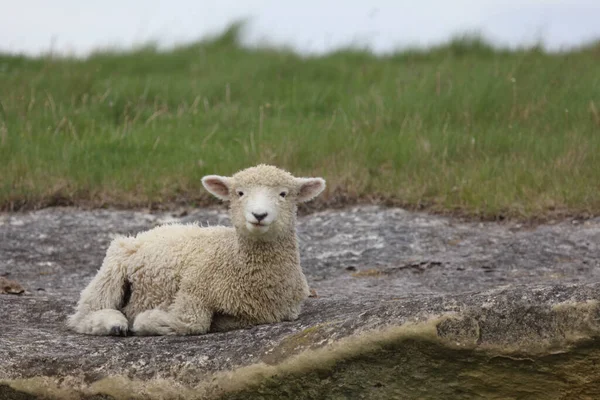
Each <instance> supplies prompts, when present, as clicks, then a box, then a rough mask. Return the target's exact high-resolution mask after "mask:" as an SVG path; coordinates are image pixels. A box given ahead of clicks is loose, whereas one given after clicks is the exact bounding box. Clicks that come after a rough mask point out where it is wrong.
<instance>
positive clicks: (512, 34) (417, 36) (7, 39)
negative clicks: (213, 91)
mask: <svg viewBox="0 0 600 400" xmlns="http://www.w3.org/2000/svg"><path fill="white" fill-rule="evenodd" d="M599 18H600V3H599V2H598V1H595V0H571V1H567V0H558V1H557V0H521V1H515V0H509V1H501V0H479V1H477V0H457V1H452V2H447V1H443V0H424V1H392V0H374V1H354V0H350V1H327V0H326V1H318V0H305V1H294V2H292V1H277V0H244V1H236V0H220V1H202V0H198V1H191V0H172V1H157V0H145V1H142V0H122V1H117V0H106V1H103V2H82V1H77V0H55V1H53V2H51V3H50V2H47V1H43V0H36V1H32V0H25V1H19V2H12V3H11V4H10V5H9V4H6V5H5V6H4V7H3V9H2V13H0V37H1V38H2V41H1V43H0V50H1V51H5V52H6V51H9V52H24V53H26V54H40V53H45V52H48V51H50V50H53V51H57V52H60V53H64V54H76V55H84V54H88V53H89V52H90V51H91V50H97V49H99V48H107V47H112V48H115V47H116V48H127V47H130V46H132V45H136V44H137V45H139V44H146V43H148V42H149V41H154V42H156V43H158V44H159V45H161V46H163V47H167V46H171V45H173V44H177V43H187V42H190V41H194V40H198V39H199V38H201V37H204V36H206V35H207V34H215V33H217V32H220V31H222V30H224V29H225V28H226V27H228V26H229V25H230V24H231V23H232V22H235V21H240V20H247V21H248V22H249V24H248V25H247V30H246V32H245V35H244V37H243V42H244V43H245V44H247V45H252V44H257V43H270V44H273V45H278V46H281V45H285V46H290V47H291V48H293V49H294V50H296V51H299V52H302V53H323V52H326V51H331V50H333V49H336V48H339V47H347V46H349V45H353V46H368V47H369V48H370V49H372V50H373V51H374V52H376V53H384V52H391V51H395V50H398V49H401V48H403V47H406V46H410V47H415V46H428V45H433V44H440V43H442V42H444V41H447V40H448V39H449V38H450V37H452V36H454V35H457V34H463V33H465V32H477V33H480V34H481V35H482V36H483V37H485V38H486V39H488V40H490V41H491V43H494V44H499V45H503V46H511V47H515V46H523V45H532V44H537V43H543V44H544V46H545V47H546V48H547V49H550V50H559V49H566V48H571V47H573V46H579V45H581V44H583V43H586V42H589V41H591V40H593V39H596V38H597V37H598V36H600V23H598V21H599Z"/></svg>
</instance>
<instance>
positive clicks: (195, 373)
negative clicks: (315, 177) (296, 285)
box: [0, 207, 600, 399]
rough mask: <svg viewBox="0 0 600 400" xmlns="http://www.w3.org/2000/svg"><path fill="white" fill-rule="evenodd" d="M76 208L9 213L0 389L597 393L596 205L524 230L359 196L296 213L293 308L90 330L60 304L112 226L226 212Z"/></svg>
mask: <svg viewBox="0 0 600 400" xmlns="http://www.w3.org/2000/svg"><path fill="white" fill-rule="evenodd" d="M177 215H178V217H176V218H175V217H172V216H171V215H170V214H167V213H165V214H147V213H143V212H133V211H110V210H93V211H78V210H75V209H69V208H57V209H46V210H42V211H38V212H32V213H27V214H2V215H0V276H6V275H7V274H10V277H11V279H15V280H17V281H19V282H21V283H23V284H25V285H26V286H27V287H29V288H44V290H43V291H36V290H32V291H31V293H30V292H27V293H25V294H24V295H21V296H3V297H0V315H1V316H2V317H3V318H2V322H0V323H1V325H0V360H1V362H0V399H4V398H22V399H30V398H69V397H70V398H74V399H77V398H86V399H92V398H93V399H100V398H104V399H110V398H115V399H121V398H156V399H158V398H160V399H171V398H172V399H179V398H184V399H185V398H231V399H238V398H239V399H248V398H273V399H279V398H307V399H309V398H314V399H322V398H376V399H377V398H381V399H387V398H452V399H462V398H464V399H467V398H469V399H470V398H482V397H483V398H544V399H555V398H556V399H559V398H561V399H562V398H590V399H592V398H600V384H599V383H598V382H600V347H599V346H598V343H599V342H598V336H599V334H600V305H599V303H598V299H600V268H599V267H600V219H593V220H588V221H585V222H582V223H581V224H578V225H574V224H572V223H570V222H569V221H565V222H562V223H556V224H551V225H541V226H537V227H530V228H525V227H521V226H518V225H516V224H512V223H503V224H495V223H466V222H459V221H456V220H453V219H450V218H442V217H437V216H429V215H425V214H416V213H409V212H406V211H403V210H400V209H386V208H378V207H357V208H352V209H347V210H343V211H339V210H338V211H323V212H319V213H315V214H312V215H308V216H304V217H301V218H300V220H299V239H300V244H301V256H302V262H303V267H304V270H305V272H306V275H307V277H308V279H309V284H310V286H311V289H313V290H314V291H315V292H314V294H315V296H316V293H318V296H316V297H311V298H309V299H308V300H307V301H306V305H305V307H304V310H303V313H302V315H301V316H300V319H299V320H297V321H294V322H285V323H280V324H273V325H261V326H256V327H253V328H251V329H246V330H238V331H231V332H224V333H212V334H208V335H204V336H194V337H89V336H83V335H78V334H75V333H73V332H70V331H67V330H66V329H65V327H64V320H65V317H66V316H67V315H68V314H69V313H70V312H71V311H72V308H73V306H74V304H75V302H76V300H77V298H78V295H79V291H80V290H81V289H82V288H83V287H84V286H85V284H86V283H87V282H88V281H89V279H91V277H92V276H93V275H94V274H95V272H96V270H97V268H98V267H99V266H100V263H101V261H102V258H103V255H104V251H105V250H106V247H107V246H108V243H109V242H110V240H111V238H112V237H113V236H114V234H116V233H135V232H137V231H140V230H143V229H147V228H149V227H152V226H154V225H156V224H159V223H163V222H167V221H171V220H181V221H185V222H191V221H201V222H203V223H207V222H208V223H210V224H211V225H212V224H217V223H228V219H227V216H226V214H224V212H223V211H222V210H217V209H214V210H196V211H193V212H190V213H189V214H185V213H181V214H177Z"/></svg>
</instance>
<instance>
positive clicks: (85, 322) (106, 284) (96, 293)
mask: <svg viewBox="0 0 600 400" xmlns="http://www.w3.org/2000/svg"><path fill="white" fill-rule="evenodd" d="M138 247H139V245H138V242H137V240H136V239H135V238H127V237H119V238H116V239H115V240H113V242H112V243H111V245H110V246H109V248H108V250H107V251H106V257H105V258H104V262H103V263H102V267H101V268H100V270H99V271H98V273H97V274H96V276H95V277H94V279H92V281H91V282H90V283H89V284H88V286H87V287H86V288H85V289H84V290H83V291H82V292H81V297H80V299H79V302H78V303H77V307H76V312H75V314H73V315H71V316H70V317H69V319H68V320H67V325H68V326H69V327H71V328H72V329H74V330H76V331H78V332H82V333H91V332H89V331H90V329H91V327H90V326H89V325H90V324H92V323H94V324H98V321H95V319H97V318H95V317H94V316H93V314H98V315H104V314H111V315H113V314H115V315H116V313H118V314H120V315H121V316H122V317H123V318H125V316H123V315H122V314H121V313H120V311H118V310H120V309H122V308H123V307H124V306H125V305H126V303H127V300H128V296H129V295H130V284H129V281H128V279H127V265H128V262H127V261H128V259H129V258H130V257H131V255H132V254H134V253H135V252H136V251H137V250H138ZM113 310H114V311H113ZM100 311H102V313H98V312H100ZM115 312H116V313H115ZM113 317H114V315H113ZM125 321H126V319H125ZM121 325H122V324H121ZM92 330H93V329H92Z"/></svg>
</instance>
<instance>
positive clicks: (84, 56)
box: [0, 0, 600, 219]
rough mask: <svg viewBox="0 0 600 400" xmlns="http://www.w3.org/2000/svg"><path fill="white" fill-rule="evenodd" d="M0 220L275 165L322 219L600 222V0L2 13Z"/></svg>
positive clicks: (191, 195) (59, 3) (157, 202)
mask: <svg viewBox="0 0 600 400" xmlns="http://www.w3.org/2000/svg"><path fill="white" fill-rule="evenodd" d="M5 3H6V4H4V5H3V6H2V7H1V12H0V160H2V162H1V163H0V209H1V210H27V209H33V208H40V207H47V206H55V205H77V206H90V207H115V206H116V207H150V208H169V207H174V206H203V205H207V204H214V203H215V202H216V201H215V200H214V199H213V198H211V197H210V196H209V195H208V194H207V193H206V191H204V190H203V188H202V185H201V184H200V179H201V177H202V176H203V175H205V174H221V175H227V174H231V173H234V172H235V171H237V170H239V169H241V168H245V167H248V166H250V165H254V164H257V163H271V164H276V165H278V166H280V167H283V168H286V169H289V170H290V171H292V172H293V173H294V174H296V175H318V176H324V177H325V178H326V179H327V181H328V188H327V192H326V193H325V194H324V195H323V196H321V197H320V198H319V200H318V201H317V202H314V203H312V204H313V205H312V206H313V207H326V206H340V205H341V206H343V205H348V204H353V203H357V202H360V203H377V204H391V205H398V206H403V207H407V208H410V209H419V210H428V211H433V212H441V213H449V214H459V215H464V216H468V217H475V218H484V219H505V218H517V219H552V218H555V217H564V216H567V215H568V216H583V217H587V216H591V215H599V214H600V196H599V195H598V194H599V193H600V177H599V171H600V41H599V40H600V23H598V21H600V3H599V2H598V1H597V0H593V1H592V0H588V1H584V0H569V1H567V0H562V1H558V0H556V1H552V0H522V1H495V0H487V1H475V0H457V1H452V2H447V1H441V0H439V1H432V0H424V1H415V2H398V1H383V0H378V1H371V2H366V1H360V2H359V1H324V0H321V1H316V0H305V1H299V2H298V1H296V2H283V1H267V0H263V1H259V0H256V1H233V0H222V1H219V2H216V1H215V2H206V1H186V0H172V1H168V2H167V1H161V2H159V1H148V0H146V1H137V0H121V1H115V0H105V1H102V2H84V1H74V0H54V1H52V2H47V1H41V0H39V1H31V0H24V1H19V2H10V4H9V3H8V2H5Z"/></svg>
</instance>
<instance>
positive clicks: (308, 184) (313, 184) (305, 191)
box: [296, 178, 325, 203]
mask: <svg viewBox="0 0 600 400" xmlns="http://www.w3.org/2000/svg"><path fill="white" fill-rule="evenodd" d="M296 182H297V184H298V201H299V202H301V203H303V202H305V201H309V200H312V199H314V198H315V197H317V196H318V195H319V194H321V192H322V191H323V190H324V189H325V180H324V179H321V178H296Z"/></svg>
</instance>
